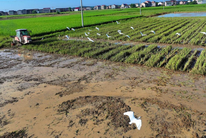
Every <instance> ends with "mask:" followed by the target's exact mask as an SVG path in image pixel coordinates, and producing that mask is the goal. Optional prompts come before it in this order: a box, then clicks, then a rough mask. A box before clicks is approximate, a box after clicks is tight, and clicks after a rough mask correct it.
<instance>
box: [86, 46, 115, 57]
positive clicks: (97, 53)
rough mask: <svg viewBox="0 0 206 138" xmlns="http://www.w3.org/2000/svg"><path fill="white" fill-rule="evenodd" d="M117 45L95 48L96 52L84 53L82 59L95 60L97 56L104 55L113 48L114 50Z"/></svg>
mask: <svg viewBox="0 0 206 138" xmlns="http://www.w3.org/2000/svg"><path fill="white" fill-rule="evenodd" d="M116 47H117V45H112V46H105V47H102V48H97V49H96V50H94V51H90V52H87V53H85V54H84V55H83V56H84V57H87V58H91V57H92V58H97V57H98V56H99V55H101V54H104V53H106V52H108V51H110V50H112V49H114V48H116Z"/></svg>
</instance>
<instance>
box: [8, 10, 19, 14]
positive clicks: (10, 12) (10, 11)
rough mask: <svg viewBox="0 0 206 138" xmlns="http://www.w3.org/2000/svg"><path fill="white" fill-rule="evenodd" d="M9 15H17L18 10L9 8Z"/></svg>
mask: <svg viewBox="0 0 206 138" xmlns="http://www.w3.org/2000/svg"><path fill="white" fill-rule="evenodd" d="M9 15H17V11H14V10H9Z"/></svg>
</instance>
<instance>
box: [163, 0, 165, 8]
mask: <svg viewBox="0 0 206 138" xmlns="http://www.w3.org/2000/svg"><path fill="white" fill-rule="evenodd" d="M164 9H165V1H164V0H163V10H164Z"/></svg>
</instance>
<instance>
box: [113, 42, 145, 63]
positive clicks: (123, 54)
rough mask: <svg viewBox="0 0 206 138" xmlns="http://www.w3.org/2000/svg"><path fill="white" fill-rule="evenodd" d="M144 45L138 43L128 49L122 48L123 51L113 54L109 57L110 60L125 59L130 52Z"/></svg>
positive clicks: (120, 60) (121, 60)
mask: <svg viewBox="0 0 206 138" xmlns="http://www.w3.org/2000/svg"><path fill="white" fill-rule="evenodd" d="M144 47H145V45H144V44H139V45H136V46H133V47H132V48H130V49H127V50H123V51H121V52H119V53H117V54H116V55H115V56H113V57H111V58H110V60H112V61H119V62H123V61H124V60H125V58H127V57H128V56H129V55H131V54H132V53H134V52H136V51H138V50H141V49H143V48H144Z"/></svg>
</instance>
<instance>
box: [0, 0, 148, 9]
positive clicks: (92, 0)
mask: <svg viewBox="0 0 206 138" xmlns="http://www.w3.org/2000/svg"><path fill="white" fill-rule="evenodd" d="M82 1H83V6H95V5H103V4H104V5H111V4H118V5H120V4H122V3H126V4H131V3H139V0H104V1H103V0H101V1H100V0H82ZM141 1H142V2H143V1H145V0H141ZM78 6H80V0H0V11H9V10H22V9H34V8H35V9H36V8H37V9H41V8H47V7H48V8H52V9H54V8H67V7H78Z"/></svg>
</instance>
